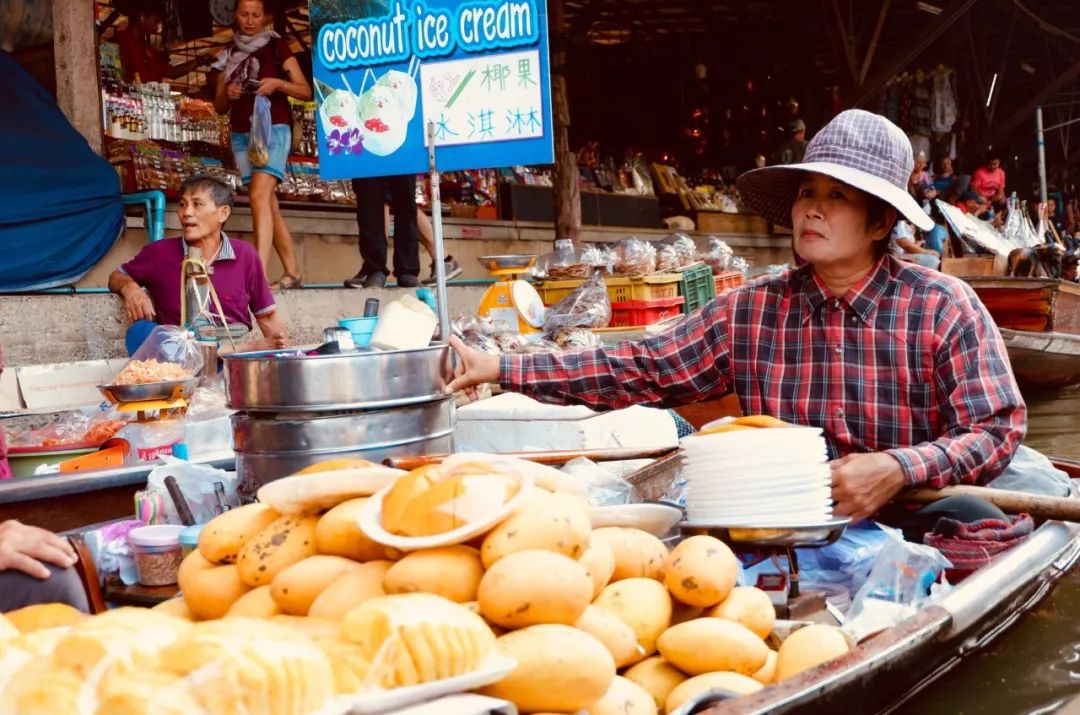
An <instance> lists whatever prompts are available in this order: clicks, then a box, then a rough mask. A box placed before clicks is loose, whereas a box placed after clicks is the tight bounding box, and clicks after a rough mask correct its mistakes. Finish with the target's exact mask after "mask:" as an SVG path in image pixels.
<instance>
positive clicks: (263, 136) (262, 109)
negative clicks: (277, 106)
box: [248, 95, 273, 168]
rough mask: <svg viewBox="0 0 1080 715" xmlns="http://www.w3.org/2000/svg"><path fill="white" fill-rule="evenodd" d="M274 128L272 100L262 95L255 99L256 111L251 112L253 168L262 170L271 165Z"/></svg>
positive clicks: (249, 146) (250, 159) (250, 157)
mask: <svg viewBox="0 0 1080 715" xmlns="http://www.w3.org/2000/svg"><path fill="white" fill-rule="evenodd" d="M272 127H273V120H272V119H271V118H270V99H269V98H268V97H263V96H261V95H260V96H258V97H256V98H255V109H254V111H252V112H251V134H250V135H249V136H248V161H250V162H251V165H252V166H255V167H260V168H261V167H264V166H266V165H267V164H269V163H270V132H271V130H272Z"/></svg>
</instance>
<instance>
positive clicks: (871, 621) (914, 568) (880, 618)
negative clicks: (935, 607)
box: [844, 526, 951, 642]
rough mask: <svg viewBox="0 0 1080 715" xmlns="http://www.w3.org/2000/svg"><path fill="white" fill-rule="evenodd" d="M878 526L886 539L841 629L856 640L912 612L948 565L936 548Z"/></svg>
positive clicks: (902, 618) (927, 595) (896, 621)
mask: <svg viewBox="0 0 1080 715" xmlns="http://www.w3.org/2000/svg"><path fill="white" fill-rule="evenodd" d="M881 529H882V530H884V531H885V533H886V534H887V535H888V536H889V540H888V542H887V543H886V544H885V546H883V547H882V549H881V551H880V552H879V553H878V555H877V558H876V559H874V565H873V566H872V567H871V568H870V575H869V576H867V577H866V581H865V582H864V583H863V585H862V587H860V588H859V591H858V593H856V594H855V599H854V600H853V601H852V604H851V610H850V611H848V617H847V620H846V621H845V623H844V630H845V631H847V632H848V634H849V635H851V636H852V638H854V639H855V641H856V642H858V641H860V640H862V639H863V638H865V637H866V636H868V635H871V634H873V633H877V632H878V631H881V630H883V629H885V628H889V627H890V626H893V625H895V624H897V623H899V622H900V621H902V620H904V619H905V618H908V617H909V616H911V615H913V614H914V613H915V612H916V611H917V610H918V607H919V604H921V603H922V602H923V601H925V600H926V599H927V598H928V597H929V596H930V590H931V587H932V586H933V585H934V584H935V583H936V582H937V580H938V578H939V577H941V574H942V572H943V571H944V570H945V569H947V568H949V567H950V566H951V564H950V563H949V560H948V559H946V558H945V557H944V556H943V555H942V554H941V552H940V551H938V550H937V549H935V548H933V547H931V546H925V545H923V544H912V543H909V542H907V541H904V537H903V536H902V535H901V534H900V532H899V531H896V530H894V529H890V528H888V527H885V526H882V527H881Z"/></svg>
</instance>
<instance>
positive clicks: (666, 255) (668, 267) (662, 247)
mask: <svg viewBox="0 0 1080 715" xmlns="http://www.w3.org/2000/svg"><path fill="white" fill-rule="evenodd" d="M682 265H683V264H682V261H681V260H679V252H678V251H676V250H675V246H672V245H670V244H663V243H661V244H659V245H658V246H657V249H656V272H657V273H675V272H676V271H678V270H679V269H680V268H682Z"/></svg>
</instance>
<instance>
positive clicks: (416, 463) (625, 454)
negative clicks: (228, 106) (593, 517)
mask: <svg viewBox="0 0 1080 715" xmlns="http://www.w3.org/2000/svg"><path fill="white" fill-rule="evenodd" d="M672 451H674V450H673V448H671V447H654V448H651V449H594V450H590V451H585V452H581V451H577V452H575V451H569V452H505V453H503V454H502V455H500V456H503V457H516V458H518V459H527V460H529V461H530V462H536V463H537V464H565V463H567V462H569V461H570V460H572V459H577V458H578V457H586V458H588V459H591V460H592V461H594V462H620V461H623V460H627V459H655V458H657V457H664V456H667V455H668V454H670V453H671V452H672ZM449 456H450V455H449V454H429V455H425V456H408V457H387V458H386V459H384V460H383V464H385V465H386V466H388V467H394V468H395V469H416V468H417V467H422V466H424V465H426V464H439V463H441V462H442V461H443V460H444V459H446V458H447V457H449Z"/></svg>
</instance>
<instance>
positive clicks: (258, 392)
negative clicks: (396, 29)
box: [224, 343, 454, 412]
mask: <svg viewBox="0 0 1080 715" xmlns="http://www.w3.org/2000/svg"><path fill="white" fill-rule="evenodd" d="M224 360H225V385H226V391H227V393H228V399H229V407H231V408H232V409H234V410H247V411H258V412H325V411H340V410H372V409H383V408H387V407H400V406H402V405H412V404H416V403H418V402H431V401H432V400H441V399H443V397H444V395H443V388H444V387H445V386H446V385H447V383H449V382H450V381H451V380H452V379H453V372H454V371H453V366H452V365H451V362H450V348H449V346H447V345H446V344H444V343H436V344H432V345H430V346H428V347H426V348H419V349H416V350H388V351H385V352H380V351H362V352H352V353H339V354H336V355H305V354H304V353H303V352H301V351H299V350H267V351H261V352H253V353H237V354H234V355H227V356H225V358H224Z"/></svg>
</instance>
